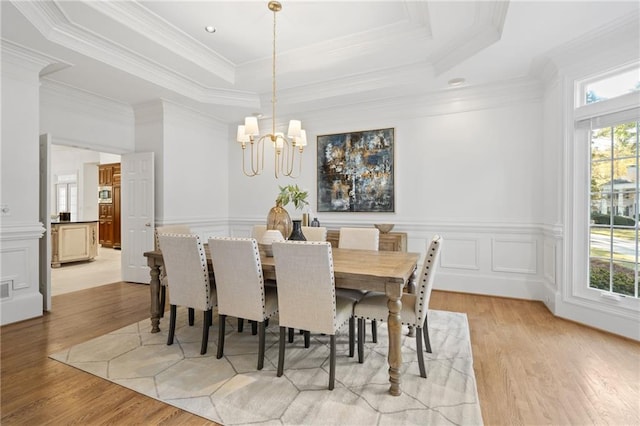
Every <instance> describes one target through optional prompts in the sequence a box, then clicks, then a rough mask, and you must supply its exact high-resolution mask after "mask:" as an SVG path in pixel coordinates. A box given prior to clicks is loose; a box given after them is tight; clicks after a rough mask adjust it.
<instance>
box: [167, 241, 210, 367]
mask: <svg viewBox="0 0 640 426" xmlns="http://www.w3.org/2000/svg"><path fill="white" fill-rule="evenodd" d="M158 239H159V243H160V250H162V258H163V260H164V266H165V272H166V274H167V278H168V283H169V285H168V288H169V302H170V303H169V306H170V315H171V316H170V320H169V336H168V338H167V345H172V344H173V338H174V335H175V331H176V311H177V309H176V308H177V306H184V307H187V308H188V309H189V325H193V322H194V309H198V310H201V311H203V312H204V320H203V323H202V346H201V348H200V354H201V355H204V354H205V353H206V352H207V344H208V342H209V326H210V325H211V324H212V322H213V317H212V315H213V313H212V309H213V307H214V306H215V305H216V293H215V290H214V287H213V286H212V285H211V282H210V280H209V268H208V267H207V257H206V255H205V252H204V246H203V245H202V242H201V241H200V237H199V236H198V235H189V234H159V235H158Z"/></svg>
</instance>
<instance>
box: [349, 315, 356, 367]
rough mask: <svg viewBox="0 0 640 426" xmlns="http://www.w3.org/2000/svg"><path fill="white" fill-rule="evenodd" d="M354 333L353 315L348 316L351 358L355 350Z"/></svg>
mask: <svg viewBox="0 0 640 426" xmlns="http://www.w3.org/2000/svg"><path fill="white" fill-rule="evenodd" d="M355 334H356V319H355V318H354V317H351V318H349V358H353V353H354V350H355V345H356V342H355V337H354V336H355Z"/></svg>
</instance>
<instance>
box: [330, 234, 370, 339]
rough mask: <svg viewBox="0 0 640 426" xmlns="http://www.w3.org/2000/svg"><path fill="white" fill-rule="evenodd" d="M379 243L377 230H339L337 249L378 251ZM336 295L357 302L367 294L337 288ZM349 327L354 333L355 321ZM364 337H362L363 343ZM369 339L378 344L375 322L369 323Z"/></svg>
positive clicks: (363, 291) (360, 291)
mask: <svg viewBox="0 0 640 426" xmlns="http://www.w3.org/2000/svg"><path fill="white" fill-rule="evenodd" d="M379 241H380V231H379V230H378V229H377V228H349V227H345V228H340V236H339V238H338V248H345V249H356V250H375V251H378V247H379ZM336 291H337V294H339V295H340V296H343V297H350V298H352V299H354V300H355V301H358V300H360V299H362V298H363V297H364V295H365V294H367V291H366V290H356V289H346V288H339V289H337V290H336ZM349 327H351V328H352V329H353V331H354V332H355V319H352V320H351V322H350V323H349ZM364 339H365V336H364V335H363V336H362V340H363V341H364ZM371 339H372V341H373V343H377V342H378V327H377V326H376V322H375V320H374V321H371Z"/></svg>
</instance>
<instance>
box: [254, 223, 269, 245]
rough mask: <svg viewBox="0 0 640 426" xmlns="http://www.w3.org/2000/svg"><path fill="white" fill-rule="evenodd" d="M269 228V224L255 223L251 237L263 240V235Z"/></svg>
mask: <svg viewBox="0 0 640 426" xmlns="http://www.w3.org/2000/svg"><path fill="white" fill-rule="evenodd" d="M266 230H267V225H253V228H252V229H251V238H254V239H255V240H256V241H258V242H260V241H262V236H263V235H264V233H265V231H266Z"/></svg>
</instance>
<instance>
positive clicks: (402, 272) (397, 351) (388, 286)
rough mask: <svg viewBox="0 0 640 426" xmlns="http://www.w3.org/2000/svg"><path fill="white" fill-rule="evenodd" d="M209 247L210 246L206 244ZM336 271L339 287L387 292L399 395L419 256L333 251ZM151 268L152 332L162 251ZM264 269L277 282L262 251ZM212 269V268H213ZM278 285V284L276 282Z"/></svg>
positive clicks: (153, 254) (393, 379)
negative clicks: (404, 314)
mask: <svg viewBox="0 0 640 426" xmlns="http://www.w3.org/2000/svg"><path fill="white" fill-rule="evenodd" d="M205 246H206V245H205ZM205 251H206V253H207V260H208V263H209V268H212V262H211V254H210V253H209V250H208V248H207V247H206V250H205ZM332 251H333V268H334V275H335V285H336V287H337V288H350V289H359V290H368V291H378V292H382V293H385V294H386V295H387V298H388V302H387V307H388V308H389V318H388V323H387V324H388V333H389V353H388V362H389V382H390V383H391V386H390V388H389V393H390V394H391V395H394V396H398V395H400V394H401V393H402V390H401V388H400V382H401V374H400V367H401V366H402V353H401V347H402V342H401V339H402V324H401V320H400V312H401V310H402V300H401V297H402V293H403V290H407V289H413V288H414V286H415V275H416V268H417V263H418V258H419V254H418V253H407V252H396V251H370V250H349V249H339V248H333V249H332ZM144 255H145V256H146V257H147V263H148V265H149V267H150V268H151V271H150V274H151V281H150V287H151V332H152V333H157V332H159V331H160V280H159V276H160V268H161V267H163V266H164V263H163V259H162V252H161V251H160V250H154V251H149V252H146V253H144ZM261 261H262V270H263V275H264V277H265V278H266V279H274V280H275V279H276V270H275V261H274V258H273V257H268V256H266V255H265V254H264V253H263V252H261ZM210 270H211V269H210ZM276 285H277V281H276Z"/></svg>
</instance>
